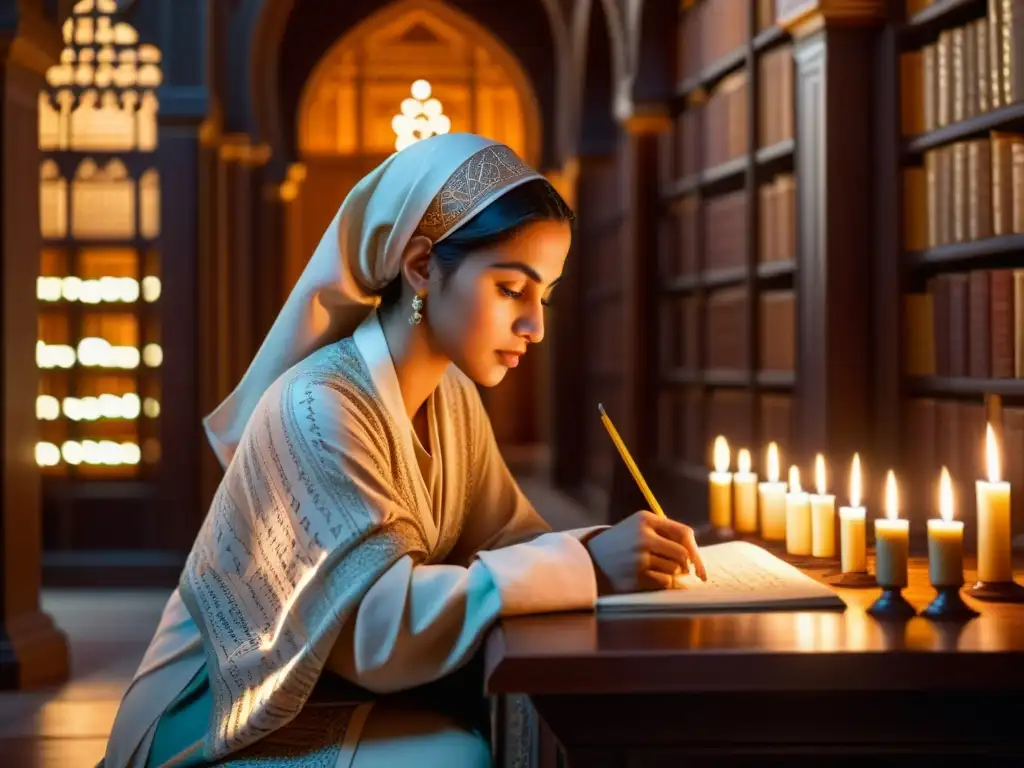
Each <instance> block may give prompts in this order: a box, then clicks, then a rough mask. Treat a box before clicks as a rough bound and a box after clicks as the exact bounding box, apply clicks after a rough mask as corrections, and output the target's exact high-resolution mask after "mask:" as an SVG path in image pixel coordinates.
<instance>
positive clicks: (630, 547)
mask: <svg viewBox="0 0 1024 768" xmlns="http://www.w3.org/2000/svg"><path fill="white" fill-rule="evenodd" d="M586 547H587V550H588V551H589V552H590V559H591V560H593V561H594V571H595V573H596V575H597V588H598V593H599V594H602V595H604V594H610V593H616V592H639V591H642V590H652V589H665V588H668V587H671V586H672V585H673V582H674V579H675V574H676V573H679V572H682V573H688V572H689V570H690V564H691V563H692V564H693V567H694V571H695V572H696V574H697V576H698V577H699V578H700V579H701V580H704V581H706V580H707V572H706V571H705V569H704V562H703V561H702V560H701V557H700V552H699V551H698V549H697V541H696V539H695V538H694V536H693V529H692V528H691V527H690V526H688V525H684V524H683V523H679V522H676V521H675V520H671V519H669V518H666V517H661V516H660V515H656V514H654V513H653V512H648V511H647V510H645V509H642V510H640V511H639V512H635V513H634V514H632V515H630V516H629V517H627V518H626V519H625V520H622V521H621V522H619V523H616V524H615V525H613V526H612V527H611V528H607V529H606V530H604V531H601V533H599V534H597V535H596V536H594V537H593V538H591V539H589V540H588V541H587V542H586Z"/></svg>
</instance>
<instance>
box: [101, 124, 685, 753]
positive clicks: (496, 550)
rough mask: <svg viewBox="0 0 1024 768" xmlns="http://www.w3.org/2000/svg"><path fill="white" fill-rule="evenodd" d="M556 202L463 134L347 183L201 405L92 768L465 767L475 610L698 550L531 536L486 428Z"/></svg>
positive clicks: (562, 217) (554, 243) (563, 245)
mask: <svg viewBox="0 0 1024 768" xmlns="http://www.w3.org/2000/svg"><path fill="white" fill-rule="evenodd" d="M571 218H572V213H571V212H570V211H569V209H568V208H567V207H566V205H565V203H564V202H563V201H562V199H561V198H560V197H559V196H558V194H557V193H556V192H555V191H554V189H553V188H551V186H550V185H549V184H548V183H547V181H545V180H544V179H543V177H542V176H540V175H539V174H538V173H536V172H535V171H533V170H532V169H530V168H529V167H528V166H526V165H525V164H524V163H523V162H522V161H521V160H520V159H519V158H518V157H516V156H515V154H514V153H513V152H512V151H511V150H509V149H508V148H507V147H504V146H502V145H500V144H496V143H494V142H492V141H489V140H487V139H483V138H481V137H479V136H474V135H470V134H449V135H443V136H438V137H434V138H431V139H427V140H425V141H421V142H418V143H417V144H414V145H412V146H411V147H409V148H407V149H405V150H403V151H402V152H399V153H397V154H395V155H392V156H391V157H389V158H388V159H387V160H385V161H384V162H383V163H382V164H381V165H380V166H379V167H378V168H377V169H376V170H374V171H373V172H372V173H370V174H369V175H368V176H367V177H366V178H364V179H363V180H362V181H361V182H360V183H359V184H358V185H356V187H355V188H354V189H353V190H352V192H351V193H350V194H349V195H348V196H347V197H346V199H345V201H344V203H343V204H342V206H341V208H340V210H339V211H338V214H337V216H336V217H335V219H334V221H333V222H332V223H331V225H330V227H329V228H328V229H327V232H326V233H325V235H324V237H323V239H322V241H321V242H320V244H319V246H318V247H317V250H316V252H315V253H314V254H313V257H312V259H311V260H310V262H309V264H308V266H307V267H306V269H305V271H304V272H303V274H302V277H301V278H300V279H299V281H298V284H297V285H296V287H295V289H294V291H293V292H292V294H291V295H290V296H289V298H288V301H287V302H286V303H285V306H284V308H283V309H282V311H281V314H280V315H279V316H278V318H277V320H276V321H275V323H274V326H273V327H272V328H271V330H270V333H269V334H268V336H267V338H266V340H265V341H264V343H263V345H262V346H261V347H260V350H259V352H258V353H257V355H256V358H255V360H254V361H253V362H252V364H251V365H250V367H249V369H248V371H247V372H246V374H245V376H244V377H243V379H242V381H241V383H240V384H239V385H238V387H237V388H236V389H235V391H234V392H232V394H231V395H230V397H228V399H227V400H226V401H225V402H224V403H222V404H221V406H220V407H219V408H217V410H216V411H215V412H214V413H213V414H211V416H210V417H208V419H207V420H206V422H205V425H206V429H207V434H208V436H209V438H210V441H211V443H212V445H213V447H214V450H215V451H216V453H217V455H218V457H219V459H220V460H221V462H222V463H223V464H224V466H225V470H226V471H225V475H224V479H223V480H222V482H221V484H220V487H219V488H218V490H217V493H216V496H215V498H214V500H213V503H212V505H211V509H210V511H209V513H208V515H207V517H206V519H205V521H204V523H203V526H202V529H201V530H200V532H199V535H198V537H197V538H196V541H195V544H194V545H193V549H192V552H191V554H190V555H189V558H188V562H187V565H186V567H185V570H184V572H183V573H182V576H181V580H180V583H179V586H178V589H177V590H175V592H174V594H173V595H172V596H171V598H170V600H169V601H168V604H167V606H166V608H165V610H164V614H163V617H162V619H161V622H160V626H159V627H158V629H157V632H156V635H155V637H154V638H153V641H152V643H151V644H150V647H149V649H148V651H147V652H146V655H145V657H144V658H143V661H142V664H141V665H140V668H139V670H138V672H137V673H136V676H135V679H134V681H133V682H132V684H131V686H130V687H129V689H128V691H127V692H126V694H125V697H124V700H123V701H122V703H121V707H120V710H119V712H118V715H117V719H116V721H115V724H114V728H113V732H112V734H111V737H110V741H109V743H108V746H107V753H106V758H105V765H106V766H107V768H121V767H122V766H126V765H131V766H157V765H188V766H196V765H209V764H212V763H215V762H218V761H223V763H224V764H232V763H234V764H236V765H249V764H250V761H252V762H254V763H255V762H258V763H259V764H261V765H262V764H267V763H266V761H270V762H271V763H272V764H274V765H284V766H307V765H317V766H321V765H323V766H346V767H347V766H355V768H373V767H374V766H382V767H383V766H402V765H407V764H414V765H416V766H431V765H438V766H441V765H443V766H457V765H471V766H472V765H487V764H488V763H489V752H488V748H487V743H486V738H485V737H484V736H483V735H482V734H481V731H483V730H485V729H484V728H482V727H480V726H477V727H476V728H475V729H474V727H473V721H472V713H471V712H466V711H465V709H466V708H465V707H463V708H460V707H459V706H454V707H452V706H443V704H444V703H445V702H448V701H449V700H450V699H451V698H452V696H451V695H450V694H451V693H452V691H453V690H455V691H457V690H458V685H457V684H453V683H452V681H457V680H458V679H459V673H460V671H464V670H465V669H467V668H468V667H467V662H469V661H470V660H471V659H472V658H473V656H474V653H475V651H476V650H477V648H478V647H479V644H480V641H481V639H482V637H483V635H484V633H485V631H486V629H487V628H488V626H490V624H491V623H493V621H494V620H495V619H497V618H498V617H500V616H509V615H515V614H524V613H531V612H543V611H561V610H577V609H590V608H592V606H593V603H594V600H595V596H596V594H597V593H598V590H599V589H600V590H603V591H613V590H620V591H621V590H635V589H645V588H658V587H663V586H666V585H669V584H671V578H672V576H671V574H673V573H674V572H675V571H676V570H677V569H678V568H680V567H683V568H686V567H688V566H689V563H690V562H691V561H693V562H694V563H695V564H696V566H697V568H698V571H701V570H702V567H703V566H701V565H700V560H699V555H698V553H697V549H696V546H695V544H694V542H693V537H692V533H691V532H690V530H689V529H688V528H686V527H685V526H682V525H680V524H677V523H672V522H671V521H665V520H662V519H660V518H655V517H654V516H653V515H651V514H650V513H647V512H640V513H637V514H636V515H634V516H632V517H631V518H629V519H628V520H626V521H625V522H623V523H620V524H619V525H616V526H613V527H611V528H594V529H587V530H578V531H569V532H563V533H552V532H550V529H549V527H548V526H547V525H546V524H545V523H544V521H543V520H542V519H541V518H540V517H539V516H538V515H537V513H536V512H535V511H534V510H533V508H532V507H531V505H530V503H529V502H528V501H527V499H526V498H525V497H524V496H523V494H522V493H521V492H520V490H519V488H518V487H517V486H516V483H515V482H514V480H513V479H512V477H511V475H510V473H509V471H508V469H507V467H506V466H505V463H504V462H503V460H502V458H501V455H500V454H499V452H498V450H497V447H496V445H495V442H494V437H493V433H492V432H491V428H490V424H489V422H488V420H487V416H486V414H485V412H484V409H483V407H482V405H481V402H480V398H479V396H478V394H477V391H476V387H475V385H476V384H481V385H484V386H493V385H495V384H497V383H499V382H500V381H501V380H502V379H503V378H504V376H505V374H506V372H507V370H508V369H509V368H512V367H515V365H516V364H517V363H518V360H519V358H520V356H521V355H522V354H524V353H525V352H526V350H527V348H528V346H529V345H530V344H532V343H538V342H540V340H541V339H542V338H543V336H544V321H543V312H544V309H543V307H544V304H545V303H546V302H547V301H548V299H549V297H550V295H551V292H552V289H553V288H554V286H555V283H556V282H557V281H558V278H559V276H560V275H561V273H562V268H563V265H564V262H565V258H566V254H567V252H568V250H569V243H570V221H571ZM445 683H449V684H451V685H450V687H449V689H448V690H447V691H445V690H444V687H443V686H444V685H445ZM432 684H433V685H432ZM438 686H440V687H438ZM325 687H326V688H328V690H326V691H325ZM417 692H419V693H420V694H421V695H419V696H417V695H416V693H417ZM424 692H427V694H426V696H424V695H423V693H424ZM425 698H427V699H429V701H428V702H426V704H427V705H425V703H424V699H425ZM456 698H457V699H459V700H462V699H464V700H465V701H467V702H478V701H479V700H480V698H481V697H480V691H479V687H477V688H476V690H475V691H473V692H472V693H471V694H466V693H463V694H462V695H461V696H457V697H456ZM456 703H457V702H456Z"/></svg>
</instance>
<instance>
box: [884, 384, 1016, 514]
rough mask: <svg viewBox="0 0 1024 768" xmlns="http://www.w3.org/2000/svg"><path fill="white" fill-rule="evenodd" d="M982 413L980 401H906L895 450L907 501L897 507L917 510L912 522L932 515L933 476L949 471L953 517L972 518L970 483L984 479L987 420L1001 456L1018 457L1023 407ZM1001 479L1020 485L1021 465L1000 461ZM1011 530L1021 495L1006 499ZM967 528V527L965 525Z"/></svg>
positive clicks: (934, 483) (971, 488)
mask: <svg viewBox="0 0 1024 768" xmlns="http://www.w3.org/2000/svg"><path fill="white" fill-rule="evenodd" d="M998 410H999V412H997V413H994V414H993V413H992V412H991V411H988V412H987V411H986V407H985V405H984V404H982V403H980V402H967V401H958V400H940V399H932V398H912V399H910V400H908V401H906V403H905V406H904V411H903V427H904V428H903V435H904V442H903V444H902V445H901V446H900V455H901V456H902V457H903V465H904V466H903V470H904V475H905V477H906V480H905V481H904V482H902V483H901V485H906V487H907V499H906V501H905V502H904V503H903V504H901V506H904V507H905V508H906V509H908V510H913V509H918V510H927V512H919V513H917V514H918V516H919V517H918V520H919V521H923V519H924V517H925V516H927V517H933V516H934V514H935V512H936V496H937V490H938V479H939V472H940V470H941V468H942V467H943V466H945V467H948V468H949V472H950V475H951V476H952V478H953V481H954V486H955V487H954V491H955V493H956V515H957V517H958V518H961V519H967V520H968V521H970V520H971V519H973V518H974V502H975V493H974V482H975V480H979V479H982V478H985V477H987V476H988V473H987V468H986V463H985V451H984V445H985V426H986V424H987V423H989V421H990V420H991V422H992V424H993V428H995V429H996V430H997V431H998V432H999V433H1000V443H1001V446H1002V453H1003V455H1004V456H1015V457H1019V456H1022V455H1024V408H1009V407H1003V408H1001V409H998ZM1002 472H1003V479H1005V480H1008V481H1009V482H1010V484H1011V487H1013V488H1020V487H1022V484H1024V462H1022V461H1004V463H1003V470H1002ZM1010 502H1011V505H1012V514H1013V519H1014V528H1015V529H1016V530H1020V529H1019V528H1018V526H1019V525H1021V524H1024V493H1013V494H1011V499H1010ZM967 527H968V529H970V528H972V526H971V525H969V524H968V526H967Z"/></svg>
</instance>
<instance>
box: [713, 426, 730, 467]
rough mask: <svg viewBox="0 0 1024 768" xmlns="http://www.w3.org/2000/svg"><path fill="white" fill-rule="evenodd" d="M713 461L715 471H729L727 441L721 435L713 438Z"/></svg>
mask: <svg viewBox="0 0 1024 768" xmlns="http://www.w3.org/2000/svg"><path fill="white" fill-rule="evenodd" d="M714 463H715V472H728V471H729V443H728V441H727V440H726V439H725V438H724V437H722V436H721V435H719V436H718V437H716V438H715V454H714Z"/></svg>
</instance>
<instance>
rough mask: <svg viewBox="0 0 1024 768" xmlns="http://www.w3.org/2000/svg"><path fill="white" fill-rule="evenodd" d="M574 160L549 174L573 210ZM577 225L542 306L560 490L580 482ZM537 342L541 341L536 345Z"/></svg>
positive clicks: (553, 459) (553, 450)
mask: <svg viewBox="0 0 1024 768" xmlns="http://www.w3.org/2000/svg"><path fill="white" fill-rule="evenodd" d="M579 175H580V161H579V159H578V158H572V159H570V160H569V161H567V162H566V163H565V165H564V166H563V170H562V172H561V173H558V174H549V176H548V178H549V179H551V181H552V184H554V185H555V188H556V189H557V190H558V191H559V193H560V194H561V195H562V197H564V198H565V201H566V202H567V203H569V205H570V206H572V208H573V210H574V211H575V212H576V215H577V216H579V210H578V208H577V202H578V196H577V190H578V187H577V182H578V179H579ZM580 234H581V233H580V231H579V227H578V226H577V229H576V231H575V232H574V233H573V238H572V247H571V250H570V253H569V257H568V259H567V260H566V264H565V273H564V276H563V279H562V283H561V284H560V285H559V286H558V289H557V290H558V298H557V299H555V301H554V303H553V305H552V307H551V310H550V311H549V312H548V335H549V339H550V342H549V345H550V361H551V368H550V371H551V404H552V423H551V437H550V444H551V481H552V483H553V484H554V485H555V486H557V487H559V488H562V489H564V490H567V489H575V488H577V487H578V486H579V485H580V484H581V483H582V482H583V472H584V461H583V460H584V455H585V452H584V451H583V450H582V448H581V446H580V441H581V439H582V435H583V433H584V428H583V423H582V418H583V413H582V408H581V405H580V390H581V388H582V386H583V375H584V369H583V348H582V344H581V343H580V339H581V338H582V330H581V326H582V323H583V318H582V317H581V312H582V310H583V301H582V290H583V286H582V275H581V273H583V274H584V275H585V273H586V269H585V265H582V264H580V263H579V262H580V260H581V258H582V254H581V253H580V250H581V249H580V241H581V239H582V238H581V236H580ZM542 346H543V345H542Z"/></svg>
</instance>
